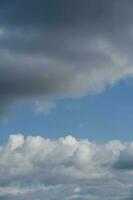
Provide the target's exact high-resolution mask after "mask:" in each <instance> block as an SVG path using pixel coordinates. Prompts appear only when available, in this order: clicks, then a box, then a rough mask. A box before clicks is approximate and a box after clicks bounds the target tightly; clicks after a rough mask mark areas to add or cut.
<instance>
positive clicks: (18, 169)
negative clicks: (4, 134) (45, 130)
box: [0, 134, 133, 200]
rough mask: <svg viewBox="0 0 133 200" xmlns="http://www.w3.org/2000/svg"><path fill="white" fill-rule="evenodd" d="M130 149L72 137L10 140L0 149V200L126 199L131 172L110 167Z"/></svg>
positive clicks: (12, 137)
mask: <svg viewBox="0 0 133 200" xmlns="http://www.w3.org/2000/svg"><path fill="white" fill-rule="evenodd" d="M129 146H132V143H122V142H120V141H109V142H106V143H96V142H91V141H88V140H85V139H84V140H81V139H80V140H78V139H76V138H74V137H72V136H67V137H65V138H59V139H58V140H51V139H48V138H43V137H40V136H28V137H26V138H25V137H24V136H23V135H21V134H17V135H11V136H10V138H9V140H8V142H7V143H6V144H5V145H1V146H0V160H1V162H0V199H6V200H8V199H21V200H22V199H26V200H27V199H28V200H29V199H33V200H34V199H40V200H42V199H44V197H45V199H54V200H55V199H63V200H66V199H67V200H72V199H73V200H74V199H76V200H78V199H83V200H86V199H92V200H93V199H94V200H104V199H107V198H108V199H109V200H112V199H124V198H125V199H126V198H129V197H130V193H131V192H130V191H131V189H132V186H133V185H132V178H133V173H132V170H131V169H130V170H128V169H127V170H120V169H119V168H118V167H117V169H116V168H115V167H114V165H115V164H116V163H117V162H120V157H121V154H122V152H123V151H128V149H129ZM123 162H124V161H123ZM125 163H126V160H125ZM103 188H104V189H103Z"/></svg>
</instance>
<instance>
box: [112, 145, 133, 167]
mask: <svg viewBox="0 0 133 200" xmlns="http://www.w3.org/2000/svg"><path fill="white" fill-rule="evenodd" d="M114 168H116V169H121V170H133V144H132V143H131V144H130V145H129V146H128V148H126V149H124V150H123V151H121V153H120V155H119V158H118V160H117V162H116V163H115V164H114Z"/></svg>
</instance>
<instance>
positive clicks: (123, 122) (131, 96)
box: [0, 81, 133, 142]
mask: <svg viewBox="0 0 133 200" xmlns="http://www.w3.org/2000/svg"><path fill="white" fill-rule="evenodd" d="M132 90H133V85H132V82H131V81H130V82H127V83H125V82H123V81H121V82H119V83H118V84H117V85H116V86H114V87H108V88H106V89H105V90H104V91H103V92H101V93H100V94H96V95H89V96H86V97H82V98H79V99H62V100H59V101H57V102H56V105H55V107H54V108H53V109H51V110H50V113H48V114H47V113H45V112H44V113H40V114H37V113H35V105H34V103H32V104H31V103H22V102H21V103H19V104H17V105H16V104H14V105H13V106H12V107H11V108H10V109H9V110H8V112H7V113H6V116H5V120H4V119H3V120H2V121H1V124H0V131H1V133H2V134H1V142H3V141H5V139H7V137H8V136H9V135H10V134H11V133H12V134H13V133H18V132H19V133H23V134H25V135H26V134H27V135H32V134H33V135H42V136H44V137H50V138H59V137H61V136H65V135H68V134H71V135H73V136H75V137H78V138H88V139H90V140H95V141H107V140H113V139H119V140H122V141H124V140H125V141H130V140H132V136H133V123H132V120H133V104H132V102H133V93H132ZM6 118H8V119H7V120H6ZM3 133H4V134H3Z"/></svg>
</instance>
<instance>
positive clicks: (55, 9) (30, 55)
mask: <svg viewBox="0 0 133 200" xmlns="http://www.w3.org/2000/svg"><path fill="white" fill-rule="evenodd" d="M132 6H133V5H132V1H130V0H129V1H124V0H122V1H120V0H117V1H115V0H113V1H109V0H107V1H105V0H102V1H100V2H99V1H98V0H95V1H94V0H93V1H92V0H89V1H88V0H85V1H79V0H73V1H70V0H69V1H65V0H57V1H52V0H50V1H48V0H45V1H42V0H39V1H31V0H28V1H25V0H24V1H12V2H11V1H4V2H2V3H1V8H0V9H1V14H0V16H1V17H0V60H1V63H0V97H1V100H0V101H1V104H6V103H7V102H10V101H12V100H16V99H21V98H27V97H36V96H51V97H58V98H64V97H76V96H83V95H88V94H93V93H99V92H101V91H102V90H103V89H104V88H106V86H107V85H111V86H112V85H114V84H115V83H116V82H117V81H119V80H125V79H127V78H132V76H133V67H132V63H133V62H132V46H133V45H132V41H133V40H132V32H133V27H132V19H133V14H132Z"/></svg>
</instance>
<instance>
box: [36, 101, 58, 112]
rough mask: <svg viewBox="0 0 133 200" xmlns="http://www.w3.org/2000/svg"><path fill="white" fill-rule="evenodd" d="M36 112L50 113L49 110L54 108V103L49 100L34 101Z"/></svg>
mask: <svg viewBox="0 0 133 200" xmlns="http://www.w3.org/2000/svg"><path fill="white" fill-rule="evenodd" d="M35 104H36V108H35V113H36V114H50V112H51V110H53V109H54V108H55V103H54V102H52V101H49V100H43V101H36V103H35Z"/></svg>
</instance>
